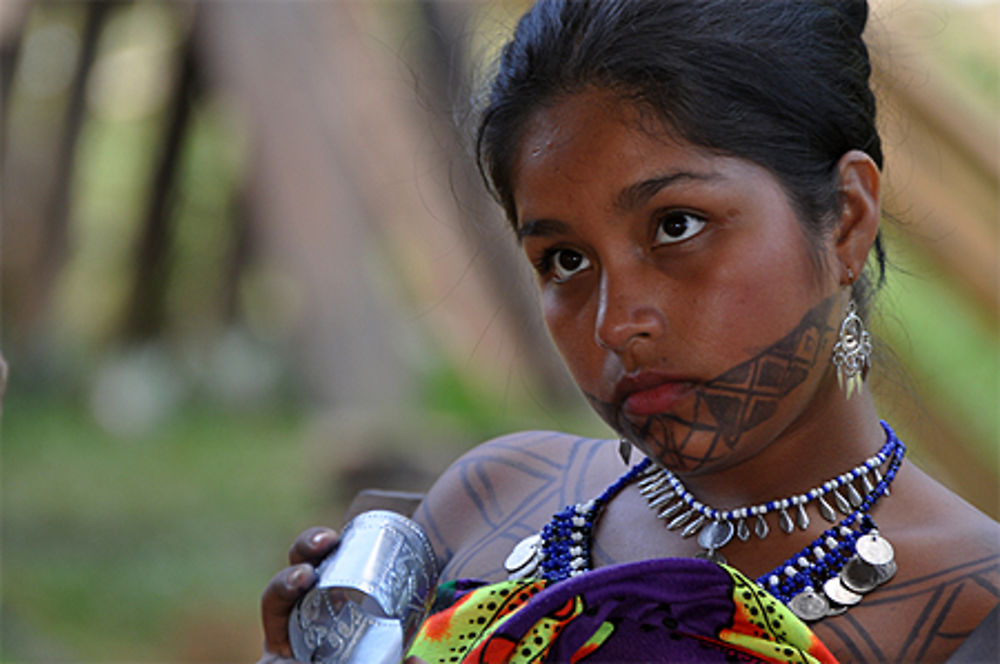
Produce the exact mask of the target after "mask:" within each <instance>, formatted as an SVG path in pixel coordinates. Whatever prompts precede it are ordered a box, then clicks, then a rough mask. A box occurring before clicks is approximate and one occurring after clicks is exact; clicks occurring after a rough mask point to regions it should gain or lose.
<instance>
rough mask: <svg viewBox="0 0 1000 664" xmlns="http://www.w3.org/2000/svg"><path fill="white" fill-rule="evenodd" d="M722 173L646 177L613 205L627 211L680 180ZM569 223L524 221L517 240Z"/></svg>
mask: <svg viewBox="0 0 1000 664" xmlns="http://www.w3.org/2000/svg"><path fill="white" fill-rule="evenodd" d="M722 177H723V176H722V175H721V174H719V173H716V172H713V171H709V172H705V173H699V172H694V171H676V172H672V173H664V174H662V175H657V176H656V177H652V178H648V179H646V180H642V181H640V182H636V183H635V184H633V185H629V186H628V187H626V188H625V189H622V190H621V192H619V193H618V195H617V196H616V197H615V202H614V207H615V209H617V210H620V211H622V212H629V211H631V210H635V209H636V208H638V207H641V206H642V205H644V204H645V203H647V202H648V201H649V199H650V198H652V197H653V196H655V195H656V193H657V192H659V191H661V190H663V189H665V188H666V187H670V186H672V185H675V184H677V183H680V182H686V181H696V182H710V181H713V180H721V179H722ZM569 228H570V227H569V224H567V223H565V222H562V221H558V220H556V219H533V220H531V221H526V222H525V223H523V224H521V225H520V226H518V228H517V231H516V233H517V241H518V242H521V241H523V240H524V238H526V237H551V236H554V235H561V234H564V233H566V232H568V231H569Z"/></svg>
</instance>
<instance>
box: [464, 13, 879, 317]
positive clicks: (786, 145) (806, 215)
mask: <svg viewBox="0 0 1000 664" xmlns="http://www.w3.org/2000/svg"><path fill="white" fill-rule="evenodd" d="M867 20H868V5H867V2H865V0H825V1H824V0H808V1H803V0H747V1H743V2H740V1H737V0H540V1H539V2H538V3H537V4H535V5H534V7H532V9H531V10H529V11H528V12H527V13H526V14H525V15H524V16H523V17H522V18H521V20H520V22H519V23H518V25H517V28H516V30H515V32H514V35H513V37H512V38H511V40H510V42H509V43H508V44H507V45H506V46H505V47H504V49H503V51H502V53H501V56H500V60H499V66H498V71H497V72H496V74H495V77H494V79H493V82H492V85H491V87H490V89H489V93H488V97H487V100H486V107H485V108H484V109H483V111H482V115H481V119H480V124H479V130H478V133H477V136H476V157H477V160H478V164H479V169H480V172H481V174H482V176H483V178H484V180H485V181H486V184H487V186H488V187H489V188H490V190H491V192H492V193H493V195H494V196H495V197H496V199H497V200H498V201H499V202H500V204H501V205H502V206H503V207H504V210H505V211H506V213H507V216H508V218H509V219H510V220H511V222H512V223H514V222H515V220H516V208H515V203H514V200H513V193H512V186H511V184H512V183H511V168H512V161H513V159H514V158H515V157H516V153H517V150H518V147H519V145H520V143H521V137H522V134H523V132H524V129H525V126H526V124H527V121H528V119H529V118H530V117H531V115H532V114H533V113H535V112H536V111H537V110H539V109H540V108H543V107H546V106H550V105H553V104H555V103H557V102H558V101H559V100H560V99H561V98H563V97H565V96H566V95H570V94H573V93H577V92H580V91H583V90H584V89H586V88H603V89H608V90H610V91H612V92H614V93H615V94H617V95H619V96H620V97H621V98H622V99H624V100H627V101H630V102H633V103H635V104H636V105H637V106H638V107H639V108H642V109H646V110H647V111H651V112H652V113H653V115H654V116H655V117H657V118H659V119H660V120H662V121H664V122H665V123H666V125H665V126H666V127H667V128H668V129H669V130H670V131H671V132H672V133H674V134H675V135H677V136H679V137H680V138H682V139H684V140H686V141H688V142H690V143H692V144H694V145H699V146H702V147H705V148H708V149H711V150H715V151H718V152H720V153H722V154H728V155H732V156H736V157H741V158H744V159H747V160H749V161H752V162H754V163H756V164H758V165H760V166H763V167H764V168H767V169H768V170H770V171H771V172H772V173H773V174H774V175H775V176H776V177H777V178H778V180H779V181H780V182H781V184H782V185H783V187H784V188H785V190H786V192H787V194H788V196H789V200H790V201H791V203H792V205H793V206H794V208H795V209H796V212H797V213H798V216H799V218H800V220H801V221H802V223H803V224H804V226H805V229H806V235H807V236H808V237H810V238H811V240H812V241H813V244H814V246H816V245H817V244H818V240H819V239H820V238H822V237H823V234H824V233H825V232H827V231H828V230H829V228H830V226H831V224H832V223H833V222H834V221H835V219H836V210H837V209H838V195H837V186H838V183H837V173H836V165H837V163H838V161H839V160H840V158H841V157H842V156H843V155H844V154H845V153H847V152H848V151H850V150H853V149H857V150H861V151H863V152H865V153H867V154H868V155H869V156H870V157H871V158H872V160H873V161H874V162H875V163H876V164H877V165H878V167H879V168H881V167H882V159H883V157H882V145H881V140H880V138H879V134H878V130H877V129H876V127H875V98H874V95H873V94H872V91H871V89H870V87H869V82H868V80H869V76H870V74H871V64H870V61H869V57H868V49H867V47H866V46H865V43H864V41H863V40H862V38H861V33H862V32H863V31H864V27H865V24H866V22H867ZM874 268H875V272H876V283H877V284H878V285H881V283H882V281H883V279H884V271H885V255H884V251H883V247H882V243H881V238H880V237H879V238H878V239H876V243H875V261H874ZM871 290H872V289H871V279H870V278H869V276H868V275H862V277H861V278H859V279H858V281H857V282H855V284H854V296H855V299H856V300H857V301H858V304H859V306H860V307H862V309H863V308H864V307H865V305H866V304H867V301H868V299H869V297H870V291H871Z"/></svg>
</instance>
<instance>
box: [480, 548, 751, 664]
mask: <svg viewBox="0 0 1000 664" xmlns="http://www.w3.org/2000/svg"><path fill="white" fill-rule="evenodd" d="M733 585H734V583H733V579H732V577H731V576H730V575H729V574H727V573H726V572H725V571H724V570H723V569H722V568H720V567H719V566H718V565H715V564H714V563H710V562H707V561H704V560H695V559H690V558H683V559H682V558H677V559H660V560H646V561H642V562H637V563H632V564H627V565H617V566H614V567H606V568H600V569H597V570H594V571H591V572H588V573H587V574H584V575H581V576H579V577H573V578H570V579H568V580H566V581H563V582H560V583H557V584H555V585H554V586H551V587H549V588H546V589H545V590H543V591H542V592H540V593H538V594H537V595H536V596H535V597H533V598H532V601H531V602H530V603H529V604H528V605H527V606H525V607H523V608H522V609H521V610H519V611H518V612H517V613H515V614H514V615H513V616H511V617H510V619H509V620H508V621H507V622H506V623H504V624H503V625H502V626H501V627H500V628H499V629H498V632H497V633H498V634H504V635H506V636H509V637H510V638H512V639H514V640H515V641H516V640H519V639H520V638H521V637H522V636H523V635H525V634H526V633H527V632H528V631H529V630H530V629H532V627H533V626H534V625H535V623H536V622H538V621H539V620H540V619H542V618H544V617H545V616H549V615H552V614H554V613H556V612H558V611H559V609H560V608H562V607H564V606H565V604H566V602H567V601H568V600H570V599H571V598H573V597H575V596H579V597H581V598H582V599H583V601H584V605H585V606H586V607H588V608H587V610H586V612H585V614H584V615H583V616H580V617H578V618H576V619H575V620H573V621H572V622H571V623H570V624H569V625H567V626H566V628H565V629H564V631H563V632H562V634H560V636H559V638H558V639H556V641H555V643H554V644H553V648H552V650H551V651H550V652H549V657H548V658H547V659H549V660H551V661H559V662H566V661H569V658H570V655H571V654H572V653H575V652H576V651H577V650H578V649H579V648H580V647H581V646H582V645H583V644H584V643H586V641H587V639H589V638H590V636H591V635H593V633H594V632H595V630H596V629H597V628H598V626H599V625H600V624H601V623H602V622H604V621H609V622H611V623H612V624H614V625H615V636H614V638H612V639H609V640H608V641H607V642H606V643H605V644H603V645H602V646H601V647H600V648H599V649H598V650H597V651H596V652H595V653H593V654H592V655H590V656H589V657H587V659H586V661H587V662H588V664H589V663H590V662H616V663H618V664H621V663H623V662H642V661H651V660H655V661H670V662H733V661H748V662H759V661H764V660H760V659H757V658H755V657H752V656H749V655H747V654H745V653H742V652H739V651H736V650H734V649H732V648H729V647H728V646H726V645H725V644H723V643H720V642H718V641H717V638H718V633H719V631H720V630H722V629H724V628H726V627H729V626H730V625H731V624H732V619H733V612H734V605H733V600H732V596H733ZM665 656H666V657H668V659H665V658H664V657H665Z"/></svg>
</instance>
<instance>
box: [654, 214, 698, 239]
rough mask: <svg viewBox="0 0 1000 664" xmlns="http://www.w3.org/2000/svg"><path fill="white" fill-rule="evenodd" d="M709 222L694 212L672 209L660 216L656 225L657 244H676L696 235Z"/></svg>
mask: <svg viewBox="0 0 1000 664" xmlns="http://www.w3.org/2000/svg"><path fill="white" fill-rule="evenodd" d="M706 223H708V222H706V221H705V219H703V218H702V217H700V216H698V215H696V214H694V213H693V212H681V211H672V212H667V213H666V214H664V215H662V216H661V217H660V220H659V223H658V224H657V227H656V244H676V243H677V242H683V241H684V240H686V239H688V238H690V237H694V236H695V235H697V234H698V233H700V232H701V229H703V228H704V227H705V224H706Z"/></svg>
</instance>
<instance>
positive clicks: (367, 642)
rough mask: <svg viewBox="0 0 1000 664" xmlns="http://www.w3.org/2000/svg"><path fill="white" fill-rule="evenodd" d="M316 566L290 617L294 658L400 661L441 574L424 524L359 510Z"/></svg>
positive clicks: (340, 663) (329, 662)
mask: <svg viewBox="0 0 1000 664" xmlns="http://www.w3.org/2000/svg"><path fill="white" fill-rule="evenodd" d="M316 572H317V575H318V579H317V581H316V585H315V586H313V587H312V588H311V589H310V590H309V592H307V593H306V594H305V595H304V596H303V597H302V599H301V600H300V601H299V602H298V604H296V605H295V608H294V609H293V610H292V614H291V616H290V617H289V619H288V637H289V640H290V641H291V644H292V653H293V654H294V655H295V659H297V660H299V661H303V662H321V663H322V664H356V663H357V664H360V663H361V662H364V663H365V664H383V663H385V664H390V663H391V664H398V662H399V661H400V659H402V656H403V653H404V652H405V650H406V648H407V647H408V646H409V643H410V641H411V640H412V638H413V636H414V635H415V634H416V631H417V628H418V627H419V626H420V622H421V621H422V620H423V619H424V616H425V615H426V613H427V608H428V606H429V603H430V601H431V599H432V596H431V593H432V591H433V589H434V586H435V584H436V582H437V572H438V567H437V560H436V559H435V557H434V550H433V549H432V548H431V544H430V541H429V540H428V539H427V535H426V534H425V533H424V531H423V529H421V528H420V526H419V525H417V524H416V523H415V522H413V521H411V520H410V519H407V518H406V517H404V516H402V515H400V514H396V513H395V512H388V511H384V510H374V511H371V512H365V513H363V514H359V515H358V516H356V517H355V518H354V519H353V520H352V521H351V522H350V523H348V524H347V526H345V527H344V530H343V533H342V534H341V539H340V545H339V546H338V547H337V549H336V550H335V551H334V552H333V553H331V554H330V555H329V556H328V557H327V558H326V559H325V560H324V561H323V562H322V563H321V564H320V566H319V567H318V568H317V570H316Z"/></svg>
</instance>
